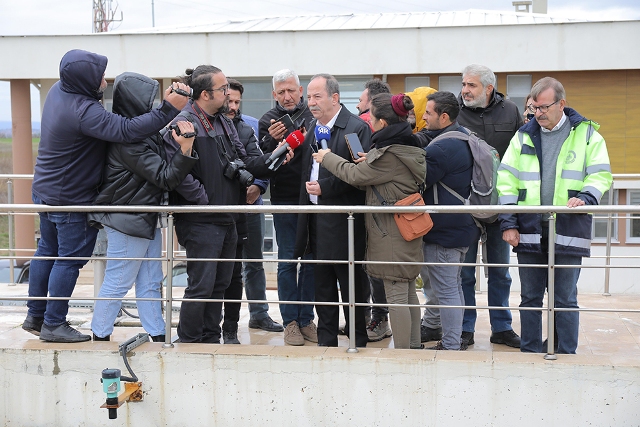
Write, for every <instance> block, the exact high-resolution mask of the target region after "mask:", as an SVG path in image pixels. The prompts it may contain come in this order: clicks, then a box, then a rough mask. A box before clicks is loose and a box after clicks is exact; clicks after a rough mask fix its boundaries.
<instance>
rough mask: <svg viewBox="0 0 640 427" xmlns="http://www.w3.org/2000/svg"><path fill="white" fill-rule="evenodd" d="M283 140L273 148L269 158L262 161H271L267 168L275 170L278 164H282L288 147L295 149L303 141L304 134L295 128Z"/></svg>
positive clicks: (266, 163) (267, 162)
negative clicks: (283, 141) (282, 142)
mask: <svg viewBox="0 0 640 427" xmlns="http://www.w3.org/2000/svg"><path fill="white" fill-rule="evenodd" d="M285 141H286V142H285V143H284V144H283V145H281V146H280V147H278V148H276V149H275V150H273V152H272V153H271V155H270V156H269V158H268V159H267V160H265V161H264V164H265V165H268V164H269V163H271V165H269V169H270V170H272V171H275V170H276V169H278V168H279V167H280V165H282V163H283V162H284V160H285V159H286V158H287V152H288V151H289V148H291V149H292V150H295V149H296V148H298V147H299V146H300V145H301V144H302V143H303V142H304V136H303V135H302V132H300V131H299V130H296V131H294V132H291V133H290V134H289V136H287V138H286V139H285Z"/></svg>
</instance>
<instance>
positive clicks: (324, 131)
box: [315, 125, 331, 142]
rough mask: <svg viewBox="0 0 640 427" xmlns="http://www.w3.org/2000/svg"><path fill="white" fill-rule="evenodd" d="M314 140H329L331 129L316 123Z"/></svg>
mask: <svg viewBox="0 0 640 427" xmlns="http://www.w3.org/2000/svg"><path fill="white" fill-rule="evenodd" d="M315 135H316V141H318V142H320V141H322V140H323V139H326V140H327V141H329V140H330V139H331V129H329V128H328V127H326V126H322V125H318V126H316V130H315Z"/></svg>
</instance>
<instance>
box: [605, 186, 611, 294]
mask: <svg viewBox="0 0 640 427" xmlns="http://www.w3.org/2000/svg"><path fill="white" fill-rule="evenodd" d="M609 206H613V182H612V183H611V188H609ZM612 222H613V214H612V213H611V212H609V213H608V214H607V247H606V255H605V261H604V262H605V267H604V293H603V294H602V295H604V296H606V297H610V296H611V294H610V293H609V277H610V276H611V267H610V266H611V234H612V228H613V224H612Z"/></svg>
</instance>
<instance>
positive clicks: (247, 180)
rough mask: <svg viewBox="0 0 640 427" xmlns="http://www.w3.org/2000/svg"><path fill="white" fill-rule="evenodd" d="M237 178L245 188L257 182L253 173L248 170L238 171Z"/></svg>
mask: <svg viewBox="0 0 640 427" xmlns="http://www.w3.org/2000/svg"><path fill="white" fill-rule="evenodd" d="M237 178H238V181H239V182H240V184H241V185H244V186H245V187H250V186H251V184H253V181H254V180H255V178H254V177H253V175H252V174H251V172H249V171H248V170H246V169H238V175H237Z"/></svg>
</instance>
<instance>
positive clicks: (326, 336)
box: [314, 264, 369, 347]
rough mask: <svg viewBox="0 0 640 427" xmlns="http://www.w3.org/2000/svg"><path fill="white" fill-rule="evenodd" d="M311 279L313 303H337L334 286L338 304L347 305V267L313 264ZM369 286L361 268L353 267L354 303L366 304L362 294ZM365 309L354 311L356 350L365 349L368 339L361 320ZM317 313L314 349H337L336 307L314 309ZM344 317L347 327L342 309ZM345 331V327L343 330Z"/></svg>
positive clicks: (337, 308)
mask: <svg viewBox="0 0 640 427" xmlns="http://www.w3.org/2000/svg"><path fill="white" fill-rule="evenodd" d="M314 275H315V279H316V302H338V301H339V300H338V282H339V283H340V293H341V294H342V301H343V302H348V301H349V266H347V265H346V264H317V265H316V266H315V270H314ZM368 286H369V278H368V277H367V275H366V273H365V272H364V270H363V269H362V265H356V266H355V291H356V292H355V293H356V302H366V299H365V290H366V288H367V287H368ZM364 311H365V307H363V306H360V307H356V346H357V347H366V346H367V342H368V341H369V338H368V336H367V329H366V328H367V325H366V324H365V320H364ZM316 313H318V345H319V346H328V347H337V346H338V328H339V325H338V322H339V307H338V306H327V305H316ZM344 317H345V319H347V325H349V308H348V307H347V306H345V307H344ZM347 331H348V327H347Z"/></svg>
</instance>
